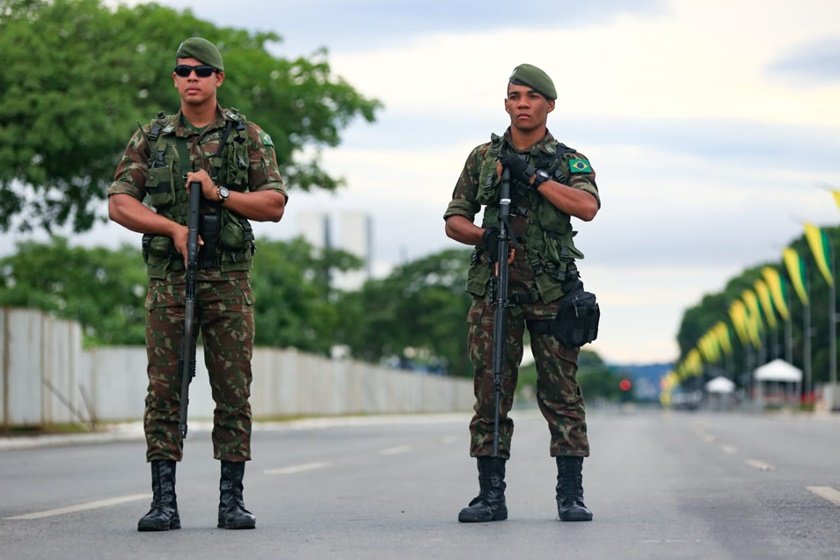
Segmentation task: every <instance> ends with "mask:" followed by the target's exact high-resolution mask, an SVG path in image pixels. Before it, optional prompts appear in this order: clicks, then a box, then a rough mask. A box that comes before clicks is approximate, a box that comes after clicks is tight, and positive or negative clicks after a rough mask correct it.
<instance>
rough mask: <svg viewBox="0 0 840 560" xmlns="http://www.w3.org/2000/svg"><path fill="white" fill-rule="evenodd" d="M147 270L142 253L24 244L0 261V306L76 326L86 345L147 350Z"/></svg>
mask: <svg viewBox="0 0 840 560" xmlns="http://www.w3.org/2000/svg"><path fill="white" fill-rule="evenodd" d="M145 294H146V270H145V267H144V266H143V259H142V257H141V255H140V251H139V250H137V249H134V248H131V247H128V246H125V247H122V248H121V249H119V250H117V251H110V250H108V249H104V248H93V249H88V248H83V247H70V246H69V245H68V243H67V240H66V239H64V238H62V237H54V238H52V240H51V241H50V242H49V243H36V242H30V241H27V242H23V243H19V244H18V246H17V252H16V253H15V254H14V255H11V256H8V257H4V258H3V259H0V306H9V307H30V308H35V309H41V310H43V311H47V312H51V313H54V314H55V315H56V316H58V317H61V318H64V319H69V320H74V321H78V322H79V323H80V324H81V325H82V328H83V331H84V338H85V342H86V343H88V344H143V341H144V340H145V338H144V337H145V335H144V327H143V325H144V320H145V315H144V308H143V302H144V299H145Z"/></svg>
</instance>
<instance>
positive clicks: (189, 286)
mask: <svg viewBox="0 0 840 560" xmlns="http://www.w3.org/2000/svg"><path fill="white" fill-rule="evenodd" d="M200 202H201V183H199V182H198V181H193V182H192V183H190V207H189V214H188V216H187V269H186V288H185V292H186V293H185V298H184V337H183V339H181V355H180V357H179V359H178V371H180V372H181V414H180V419H179V423H178V427H179V429H180V431H181V438H186V437H187V406H188V405H189V402H190V382H191V381H192V378H193V377H195V338H196V332H195V327H196V325H195V297H196V282H197V281H198V278H197V277H198V220H199V214H198V206H199V204H200Z"/></svg>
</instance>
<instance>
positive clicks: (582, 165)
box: [569, 158, 592, 173]
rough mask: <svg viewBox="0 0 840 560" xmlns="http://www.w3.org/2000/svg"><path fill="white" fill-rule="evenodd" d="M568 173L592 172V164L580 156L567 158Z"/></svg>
mask: <svg viewBox="0 0 840 560" xmlns="http://www.w3.org/2000/svg"><path fill="white" fill-rule="evenodd" d="M569 172H570V173H592V166H591V165H589V162H588V161H586V160H585V159H581V158H572V159H570V160H569Z"/></svg>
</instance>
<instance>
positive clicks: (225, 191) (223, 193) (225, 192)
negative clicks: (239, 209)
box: [219, 187, 230, 198]
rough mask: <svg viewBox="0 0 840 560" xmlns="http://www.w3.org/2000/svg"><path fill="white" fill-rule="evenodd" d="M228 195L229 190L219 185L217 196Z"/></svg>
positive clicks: (224, 196) (223, 196) (225, 196)
mask: <svg viewBox="0 0 840 560" xmlns="http://www.w3.org/2000/svg"><path fill="white" fill-rule="evenodd" d="M229 196H230V191H229V190H228V188H227V187H219V198H227V197H229Z"/></svg>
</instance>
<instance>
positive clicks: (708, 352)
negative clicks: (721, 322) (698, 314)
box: [697, 329, 720, 364]
mask: <svg viewBox="0 0 840 560" xmlns="http://www.w3.org/2000/svg"><path fill="white" fill-rule="evenodd" d="M697 347H698V348H700V354H701V355H702V356H703V359H704V360H705V361H706V363H707V364H713V363H715V362H717V361H719V360H720V346H718V341H717V333H715V332H714V331H713V330H711V329H710V330H708V331H707V332H706V334H704V335H703V336H702V337H700V340H699V342H698V343H697Z"/></svg>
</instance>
